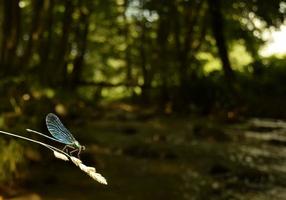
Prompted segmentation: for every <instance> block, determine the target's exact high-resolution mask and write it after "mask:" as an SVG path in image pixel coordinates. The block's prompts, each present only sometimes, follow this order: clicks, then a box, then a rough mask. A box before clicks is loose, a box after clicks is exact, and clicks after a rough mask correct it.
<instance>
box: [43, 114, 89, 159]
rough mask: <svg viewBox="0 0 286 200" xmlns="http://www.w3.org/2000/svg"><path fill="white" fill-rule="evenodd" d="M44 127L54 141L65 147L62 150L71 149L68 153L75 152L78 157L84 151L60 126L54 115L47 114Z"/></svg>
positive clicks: (60, 123)
mask: <svg viewBox="0 0 286 200" xmlns="http://www.w3.org/2000/svg"><path fill="white" fill-rule="evenodd" d="M46 125H47V128H48V130H49V132H50V133H51V134H52V136H53V137H54V138H55V140H57V141H58V142H61V143H63V144H65V145H66V146H65V147H64V149H63V150H66V149H67V148H70V149H72V150H71V151H70V152H69V153H74V152H76V151H77V152H78V157H79V154H80V152H81V151H82V150H85V147H84V146H82V145H81V144H80V143H79V142H78V141H77V140H76V139H75V138H74V137H73V135H72V134H71V133H70V131H69V130H68V129H67V128H66V127H65V126H64V125H63V124H62V122H61V121H60V119H59V118H58V117H57V116H56V115H55V114H53V113H49V114H48V115H47V116H46Z"/></svg>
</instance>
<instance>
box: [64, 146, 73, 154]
mask: <svg viewBox="0 0 286 200" xmlns="http://www.w3.org/2000/svg"><path fill="white" fill-rule="evenodd" d="M68 148H71V149H75V148H74V147H73V146H70V145H65V146H64V148H63V151H64V152H67V153H70V152H69V149H68Z"/></svg>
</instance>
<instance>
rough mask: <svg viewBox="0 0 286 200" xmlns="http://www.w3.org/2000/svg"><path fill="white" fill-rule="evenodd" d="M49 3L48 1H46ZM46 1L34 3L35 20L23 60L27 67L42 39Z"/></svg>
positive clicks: (22, 62)
mask: <svg viewBox="0 0 286 200" xmlns="http://www.w3.org/2000/svg"><path fill="white" fill-rule="evenodd" d="M46 1H47V0H46ZM46 1H43V0H41V1H38V0H34V1H33V4H34V5H33V18H32V20H31V21H32V25H31V30H30V34H29V40H28V43H27V46H26V50H25V52H24V55H23V56H22V58H21V64H23V65H25V66H29V63H30V60H31V56H32V55H33V53H35V52H34V50H35V46H36V42H37V41H38V40H39V39H40V37H41V35H42V33H43V27H42V26H43V17H44V14H45V10H44V6H45V4H46V3H47V2H46Z"/></svg>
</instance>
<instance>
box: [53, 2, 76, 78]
mask: <svg viewBox="0 0 286 200" xmlns="http://www.w3.org/2000/svg"><path fill="white" fill-rule="evenodd" d="M73 10H74V5H73V2H72V0H65V11H64V17H63V24H62V36H61V39H60V42H59V47H58V48H59V51H58V55H57V57H56V62H55V63H56V69H55V71H54V73H53V76H54V79H55V81H56V82H61V83H67V82H68V81H67V65H68V56H69V53H70V48H69V36H70V32H71V25H72V13H73ZM55 72H56V73H55ZM55 74H57V75H56V76H55Z"/></svg>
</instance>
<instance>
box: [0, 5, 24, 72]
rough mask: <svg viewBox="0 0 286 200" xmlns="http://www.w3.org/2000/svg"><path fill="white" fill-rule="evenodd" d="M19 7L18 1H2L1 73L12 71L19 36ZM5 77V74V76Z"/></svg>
mask: <svg viewBox="0 0 286 200" xmlns="http://www.w3.org/2000/svg"><path fill="white" fill-rule="evenodd" d="M20 11H21V10H20V7H19V0H9V1H3V27H2V28H3V32H2V44H1V55H0V63H1V65H2V67H4V69H3V71H4V72H7V73H10V72H13V71H14V67H13V66H14V65H15V63H16V62H15V60H16V50H17V46H18V41H19V36H20ZM6 75H7V74H6Z"/></svg>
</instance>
